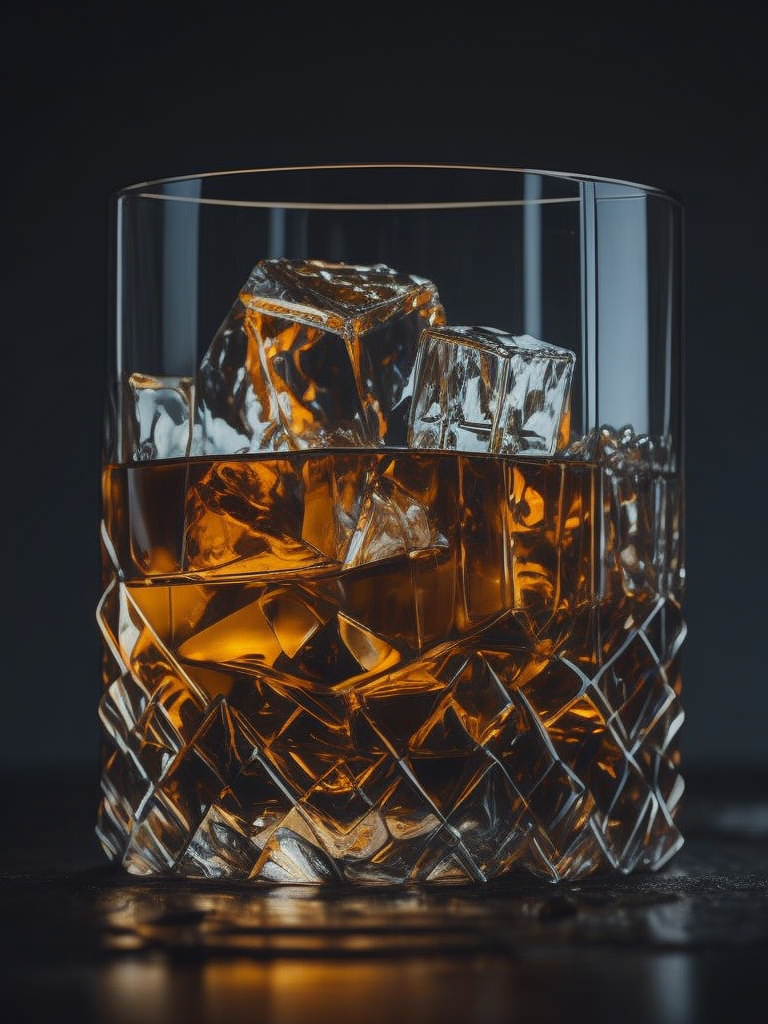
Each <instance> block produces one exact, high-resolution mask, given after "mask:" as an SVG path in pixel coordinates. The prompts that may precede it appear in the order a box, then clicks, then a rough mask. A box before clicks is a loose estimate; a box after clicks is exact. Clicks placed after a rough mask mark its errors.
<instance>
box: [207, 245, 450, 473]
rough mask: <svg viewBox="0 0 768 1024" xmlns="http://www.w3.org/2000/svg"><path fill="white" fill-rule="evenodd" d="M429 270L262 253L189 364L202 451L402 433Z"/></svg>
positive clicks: (435, 318) (277, 447) (434, 302)
mask: <svg viewBox="0 0 768 1024" xmlns="http://www.w3.org/2000/svg"><path fill="white" fill-rule="evenodd" d="M442 321H443V312H442V308H441V306H440V302H439V298H438V295H437V289H436V288H435V286H434V285H433V284H431V283H430V282H429V281H426V280H424V279H423V278H420V277H415V276H413V275H410V274H400V273H397V272H396V271H394V270H392V269H390V268H389V267H386V266H384V265H382V264H376V265H375V266H371V267H364V266H352V265H348V264H344V263H326V262H322V261H320V260H287V259H269V260H262V261H261V262H260V263H258V264H257V265H256V267H255V268H254V270H253V272H252V273H251V276H250V277H249V278H248V281H247V282H246V284H245V286H244V287H243V290H242V291H241V292H240V295H239V296H238V299H237V301H236V302H235V305H234V306H233V307H232V310H231V311H230V313H229V315H228V317H227V319H226V320H225V321H224V323H223V324H222V326H221V328H220V329H219V331H218V333H217V334H216V337H215V338H214V340H213V342H212V344H211V347H210V348H209V350H208V352H207V353H206V355H205V357H204V359H203V361H202V364H201V367H200V373H199V385H198V411H197V415H198V419H199V421H200V423H201V425H202V444H201V454H211V455H222V454H232V453H236V452H257V451H281V450H292V449H301V448H317V447H326V446H336V447H338V446H348V445H349V446H358V445H376V444H380V443H382V442H385V443H388V444H404V443H405V434H406V425H407V417H408V408H409V405H410V393H411V392H410V386H409V385H410V374H411V371H412V369H413V364H414V358H415V354H416V345H417V341H418V338H419V335H420V334H421V332H422V330H423V329H424V328H425V327H428V326H430V325H433V324H437V323H442Z"/></svg>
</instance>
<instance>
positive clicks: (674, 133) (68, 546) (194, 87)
mask: <svg viewBox="0 0 768 1024" xmlns="http://www.w3.org/2000/svg"><path fill="white" fill-rule="evenodd" d="M41 17H42V16H41ZM7 29H9V30H8V31H6V33H5V42H4V48H5V51H6V52H5V54H4V56H3V74H4V76H6V78H7V80H6V82H5V88H4V92H3V96H4V101H5V102H4V105H5V108H6V112H5V114H4V123H5V127H4V130H3V135H4V137H5V139H6V150H5V157H4V160H3V163H4V179H5V181H4V186H3V189H2V192H3V196H4V203H5V206H6V213H5V215H4V231H3V233H4V239H5V245H4V250H5V251H4V259H3V263H4V269H3V278H2V279H3V285H4V293H5V294H4V298H3V331H4V338H3V359H2V366H3V402H2V405H1V406H0V410H1V412H2V421H3V425H4V430H3V436H4V438H5V444H6V446H7V448H6V455H5V459H4V461H3V477H4V488H3V493H4V502H3V504H4V510H5V513H6V522H7V525H6V527H5V529H4V532H3V535H2V536H3V538H4V541H5V544H4V552H3V554H4V558H5V568H4V573H3V579H4V580H5V588H6V589H5V593H4V599H5V605H6V606H7V607H9V608H10V609H11V613H10V617H9V618H8V620H7V621H6V623H5V625H6V627H7V630H8V632H7V635H6V637H5V639H4V641H3V646H4V657H3V670H4V673H3V674H4V689H3V700H2V707H3V713H2V731H3V735H2V741H1V742H0V766H3V767H5V768H15V769H16V770H19V769H22V770H24V769H26V768H27V767H30V768H31V767H33V766H37V767H38V768H43V769H47V768H49V767H52V766H56V765H61V766H72V767H74V766H76V765H81V766H85V765H93V767H94V770H95V766H96V763H97V756H98V755H97V747H98V738H97V725H96V700H97V695H98V686H99V681H98V637H97V630H96V626H95V621H94V607H95V604H96V600H97V591H98V572H97V562H96V550H97V543H96V538H97V523H98V515H99V512H98V501H99V499H98V476H99V460H100V440H99V435H100V429H101V396H102V374H103V360H104V350H105V335H106V330H105V324H106V316H105V295H106V286H107V279H106V253H107V243H106V232H107V216H108V205H107V197H108V195H109V193H110V192H111V191H113V190H114V189H116V188H118V187H121V186H124V185H127V184H130V183H133V182H136V181H141V180H145V179H148V178H156V177H164V176H171V175H178V174H185V173H192V172H197V171H205V170H223V169H234V168H244V167H249V166H280V165H283V164H303V163H310V164H311V163H323V162H328V163H336V162H361V161H393V162H399V161H434V162H458V163H479V164H498V165H509V166H518V167H532V168H547V169H553V170H569V171H579V172H583V173H588V174H596V175H602V176H607V177H616V178H626V179H630V180H634V181H641V182H644V183H647V184H651V185H656V186H660V187H662V188H666V189H669V190H672V191H673V192H675V193H677V194H678V195H680V196H681V197H682V198H683V200H684V201H685V203H686V206H687V256H688V258H687V311H688V319H687V323H688V347H687V353H688V356H687V442H688V443H687V480H688V502H687V505H688V507H687V538H688V541H687V550H688V557H687V561H688V581H689V583H688V587H689V589H688V598H687V618H688V622H689V626H690V634H689V639H688V641H687V656H686V663H685V686H686V690H685V703H686V706H687V711H688V720H687V723H686V726H685V730H684V755H685V758H686V760H687V763H688V765H689V766H693V767H695V768H698V769H702V768H706V769H714V770H715V771H717V770H718V769H719V768H721V767H724V766H726V765H733V766H739V767H742V768H749V767H751V766H758V765H762V766H765V765H766V764H768V743H766V740H765V730H766V722H767V721H768V685H767V684H768V673H767V672H766V669H765V664H764V660H763V657H764V655H763V650H764V647H765V640H766V630H767V629H768V624H767V623H766V611H768V601H766V596H765V586H766V584H765V579H766V576H765V573H766V555H765V551H766V537H765V534H764V532H763V530H764V521H765V503H764V497H763V495H764V493H765V486H764V480H763V466H764V461H763V457H762V456H761V455H760V446H761V445H762V443H763V436H764V433H765V423H766V408H767V407H768V393H766V384H765V381H766V370H767V367H766V362H767V358H766V350H767V349H768V341H767V339H766V331H765V323H766V316H765V311H764V306H765V293H766V288H767V286H768V277H767V275H766V272H767V271H768V261H766V239H768V223H767V218H766V198H765V181H766V155H767V152H766V149H767V147H766V132H765V123H764V107H763V105H762V103H761V100H760V98H759V97H760V96H761V94H762V92H763V90H764V88H765V86H766V82H765V73H764V72H763V71H762V70H761V68H762V67H764V55H763V54H760V53H759V52H758V51H754V52H751V51H750V50H749V49H745V48H744V46H743V45H741V46H740V47H739V49H731V48H729V46H728V45H727V43H726V42H725V41H723V42H721V45H720V46H719V47H718V48H714V47H713V48H711V49H709V48H706V49H705V48H675V47H669V48H642V47H640V48H628V47H627V46H626V45H624V44H623V43H622V42H621V41H620V40H616V41H614V42H613V43H612V44H611V45H610V46H607V45H606V46H603V47H598V46H595V47H594V48H593V49H591V50H589V49H587V50H585V49H584V48H582V47H580V46H579V47H577V46H576V45H574V46H573V47H563V48H555V47H551V48H537V47H524V46H517V47H509V48H488V47H487V46H486V47H484V48H482V49H480V48H478V49H472V48H462V49H458V48H457V49H451V48H450V47H447V48H445V47H442V46H440V45H439V44H438V43H437V42H434V41H433V40H431V37H430V36H429V33H426V34H425V33H422V32H419V34H418V35H419V39H420V40H422V42H421V45H419V46H417V47H413V48H391V47H390V48H386V47H384V46H382V47H381V48H373V49H372V48H370V47H366V46H364V45H361V44H360V43H356V44H355V45H354V46H352V45H351V44H347V43H344V41H343V40H341V39H337V40H336V41H335V42H334V45H333V46H332V47H329V44H328V42H327V41H326V42H324V43H322V44H321V43H319V42H318V43H317V44H316V45H315V46H314V47H309V46H308V45H306V44H304V43H302V44H301V45H299V46H297V47H295V48H294V47H293V46H292V45H291V43H290V42H289V41H287V38H286V37H285V36H283V37H282V41H280V40H279V39H278V38H276V37H275V35H274V32H275V31H276V30H274V29H270V28H269V27H268V26H265V25H263V23H262V22H261V21H260V20H259V19H256V18H237V19H235V18H218V19H203V20H202V21H199V20H198V22H197V23H196V24H195V25H192V26H188V27H173V28H168V27H164V26H163V25H162V24H157V23H154V22H153V23H152V24H148V23H146V22H144V23H142V25H141V27H139V28H134V27H127V26H125V27H123V28H119V27H118V26H117V25H115V26H110V27H109V28H107V27H100V26H99V24H98V23H95V24H94V23H93V22H90V23H88V24H87V25H86V24H84V23H83V24H77V23H74V24H73V23H72V22H67V24H66V25H63V24H61V25H58V26H57V25H52V24H51V23H50V22H48V23H46V24H45V25H43V24H42V21H41V23H40V24H39V25H33V24H32V23H30V24H28V25H25V26H23V27H22V26H17V25H16V24H15V23H14V24H12V25H10V26H7ZM371 34H372V35H375V32H374V31H373V30H372V31H371ZM403 34H405V31H404V33H403ZM8 142H10V145H8Z"/></svg>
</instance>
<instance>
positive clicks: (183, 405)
mask: <svg viewBox="0 0 768 1024" xmlns="http://www.w3.org/2000/svg"><path fill="white" fill-rule="evenodd" d="M127 387H128V395H129V401H128V424H127V426H128V431H129V439H128V447H129V451H130V453H131V457H132V458H133V459H134V461H136V462H148V461H150V460H153V459H174V458H181V457H183V456H185V455H188V454H189V449H190V443H191V433H192V417H191V409H192V406H193V402H194V382H193V380H192V378H191V377H151V376H149V375H148V374H146V373H132V374H131V375H130V377H128V380H127Z"/></svg>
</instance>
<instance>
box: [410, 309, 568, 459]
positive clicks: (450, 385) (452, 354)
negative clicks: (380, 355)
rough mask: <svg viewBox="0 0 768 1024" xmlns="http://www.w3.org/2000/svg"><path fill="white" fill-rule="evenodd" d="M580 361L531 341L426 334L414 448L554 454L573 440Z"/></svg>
mask: <svg viewBox="0 0 768 1024" xmlns="http://www.w3.org/2000/svg"><path fill="white" fill-rule="evenodd" d="M575 360H576V357H575V355H574V354H573V352H570V351H569V350H568V349H563V348H558V347H557V346H556V345H550V344H549V343H548V342H545V341H539V340H538V339H536V338H533V337H531V336H530V335H528V334H524V335H513V334H508V333H506V332H504V331H501V330H497V329H496V328H493V327H450V326H441V325H436V326H430V327H428V328H427V329H425V330H424V332H423V334H422V336H421V338H420V340H419V347H418V352H417V357H416V364H415V368H414V381H413V399H412V402H411V409H410V418H409V429H408V444H409V446H410V447H413V448H442V449H448V450H459V451H469V452H493V453H509V454H515V455H538V456H547V455H554V453H555V451H556V450H557V448H558V445H559V444H560V445H562V440H563V438H566V437H567V434H568V429H569V420H570V415H569V409H570V405H569V403H570V390H571V378H572V375H573V366H574V363H575Z"/></svg>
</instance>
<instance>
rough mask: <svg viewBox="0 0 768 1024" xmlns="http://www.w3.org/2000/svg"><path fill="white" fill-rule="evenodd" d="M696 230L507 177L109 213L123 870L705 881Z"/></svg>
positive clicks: (350, 171) (317, 177) (106, 703)
mask: <svg viewBox="0 0 768 1024" xmlns="http://www.w3.org/2000/svg"><path fill="white" fill-rule="evenodd" d="M681 216H682V214H681V208H680V205H679V203H678V202H677V201H676V200H675V199H673V198H672V197H670V196H668V195H666V194H664V193H662V192H660V191H658V190H656V189H653V188H648V187H645V186H641V185H634V184H627V183H624V182H616V181H608V180H599V179H593V178H586V177H583V176H579V175H575V174H554V173H548V172H529V171H520V170H507V169H500V168H478V167H445V166H432V167H428V166H340V167H316V168H287V169H280V170H258V171H243V172H234V173H223V174H211V175H201V176H197V177H188V178H179V179H170V180H165V181H155V182H149V183H146V184H142V185H137V186H134V187H131V188H127V189H125V190H123V191H121V192H120V193H118V194H117V196H116V197H115V201H114V223H113V228H114V238H113V245H112V252H113V258H114V266H113V272H112V275H111V277H112V282H113V296H112V299H113V301H112V320H111V324H112V337H111V340H110V359H111V362H110V365H109V371H108V386H107V415H106V429H105V456H104V471H103V521H102V526H101V546H102V553H103V565H104V591H103V596H102V598H101V601H100V603H99V606H98V623H99V626H100V628H101V632H102V634H103V637H104V659H103V679H104V682H103V691H102V696H101V701H100V705H99V716H100V720H101V724H102V731H103V772H102V799H101V805H100V808H99V812H98V826H97V831H98V835H99V838H100V840H101V843H102V845H103V847H104V849H105V851H106V853H107V855H108V856H109V857H110V858H112V859H113V860H115V861H119V862H121V863H122V864H123V865H124V867H125V868H126V869H127V870H128V871H130V872H133V873H136V874H158V873H176V874H179V875H184V876H190V877H209V878H215V877H220V878H231V879H251V880H254V881H266V882H342V881H344V882H365V883H402V882H411V881H424V882H464V883H468V882H483V881H485V880H487V879H491V878H496V877H498V876H501V875H505V874H508V873H510V872H515V871H519V870H521V871H527V872H530V873H532V874H534V875H537V876H541V877H543V878H546V879H551V880H552V881H558V880H560V879H569V880H572V879H577V878H581V877H583V876H586V875H589V874H591V873H594V872H599V871H610V870H613V871H621V872H627V871H631V870H633V869H635V868H657V867H659V866H660V865H662V864H663V863H664V862H665V861H666V860H667V859H668V858H669V857H670V856H671V855H672V854H673V853H674V852H675V850H677V849H678V847H679V846H680V844H681V842H682V839H681V836H680V833H679V831H678V829H677V826H676V824H675V815H676V811H677V808H678V804H679V800H680V796H681V793H682V790H683V783H682V779H681V777H680V774H679V753H678V746H677V735H678V729H679V726H680V724H681V722H682V718H683V712H682V709H681V705H680V668H679V665H680V647H681V644H682V641H683V637H684V633H685V627H684V624H683V620H682V617H681V604H680V602H681V596H682V589H683V579H684V571H683V565H682V556H681V503H682V490H681V465H682V463H681V454H682V453H681V445H682V420H681V346H682V337H681V334H682V311H681V300H680V291H681V289H680V272H681Z"/></svg>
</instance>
